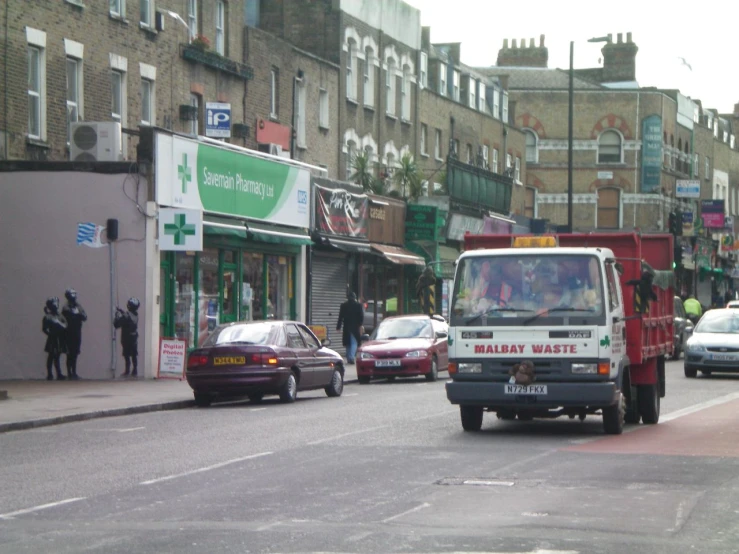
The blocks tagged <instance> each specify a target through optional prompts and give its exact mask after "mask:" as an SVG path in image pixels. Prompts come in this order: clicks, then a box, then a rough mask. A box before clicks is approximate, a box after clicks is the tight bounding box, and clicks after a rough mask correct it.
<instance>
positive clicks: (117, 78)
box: [110, 70, 126, 127]
mask: <svg viewBox="0 0 739 554" xmlns="http://www.w3.org/2000/svg"><path fill="white" fill-rule="evenodd" d="M124 79H125V74H124V73H123V72H122V71H115V70H113V71H111V73H110V85H111V92H112V93H113V98H112V105H111V116H112V117H113V120H114V121H118V122H119V123H121V124H122V125H123V126H124V127H125V124H124V121H123V107H124V106H125V104H126V99H125V93H126V88H125V85H124Z"/></svg>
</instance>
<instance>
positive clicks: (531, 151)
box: [524, 129, 539, 164]
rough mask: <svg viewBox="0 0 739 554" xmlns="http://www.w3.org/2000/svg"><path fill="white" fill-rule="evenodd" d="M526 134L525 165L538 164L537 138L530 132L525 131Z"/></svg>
mask: <svg viewBox="0 0 739 554" xmlns="http://www.w3.org/2000/svg"><path fill="white" fill-rule="evenodd" d="M524 133H525V134H526V163H532V164H535V163H538V162H539V151H538V149H537V143H538V140H537V139H538V138H539V137H538V136H537V135H536V133H534V132H533V131H530V130H528V129H527V130H525V131H524Z"/></svg>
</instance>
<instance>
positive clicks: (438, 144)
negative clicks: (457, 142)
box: [434, 129, 441, 160]
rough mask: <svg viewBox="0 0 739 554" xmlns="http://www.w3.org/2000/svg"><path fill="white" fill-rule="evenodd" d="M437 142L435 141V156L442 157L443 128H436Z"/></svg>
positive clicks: (438, 158)
mask: <svg viewBox="0 0 739 554" xmlns="http://www.w3.org/2000/svg"><path fill="white" fill-rule="evenodd" d="M435 135H436V142H435V143H434V158H436V159H437V160H440V159H441V130H440V129H436V133H435Z"/></svg>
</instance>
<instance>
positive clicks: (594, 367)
mask: <svg viewBox="0 0 739 554" xmlns="http://www.w3.org/2000/svg"><path fill="white" fill-rule="evenodd" d="M572 373H576V374H578V375H595V374H597V373H598V364H572Z"/></svg>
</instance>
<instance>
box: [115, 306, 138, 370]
mask: <svg viewBox="0 0 739 554" xmlns="http://www.w3.org/2000/svg"><path fill="white" fill-rule="evenodd" d="M139 305H140V303H139V299H138V298H129V299H128V302H127V303H126V307H127V308H128V311H127V312H124V311H123V310H122V309H120V308H116V311H115V319H114V320H113V326H114V327H115V328H116V329H120V330H121V346H122V347H123V358H124V359H125V360H126V371H125V372H124V373H123V377H128V376H129V375H131V377H137V376H138V355H139V330H138V326H139V314H138V311H139ZM131 362H133V371H131Z"/></svg>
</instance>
